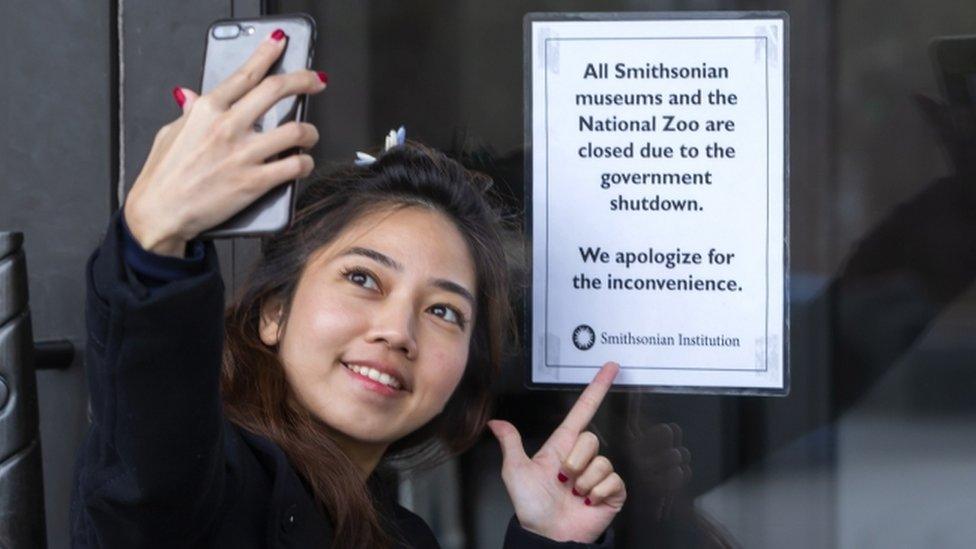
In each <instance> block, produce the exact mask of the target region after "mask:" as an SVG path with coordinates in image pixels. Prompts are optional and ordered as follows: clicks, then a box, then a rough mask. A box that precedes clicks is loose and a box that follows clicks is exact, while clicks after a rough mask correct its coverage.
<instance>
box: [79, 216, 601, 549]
mask: <svg viewBox="0 0 976 549" xmlns="http://www.w3.org/2000/svg"><path fill="white" fill-rule="evenodd" d="M119 217H120V216H119V214H118V213H116V215H115V216H113V218H112V221H111V222H110V224H109V227H108V232H107V234H106V236H105V239H104V241H103V242H102V244H101V246H100V247H99V248H98V249H97V250H95V252H94V253H93V254H92V256H91V258H90V259H89V261H88V265H87V275H86V276H87V281H88V295H87V301H86V307H85V315H86V323H87V326H88V342H87V348H86V357H85V358H86V369H87V377H88V384H89V390H90V394H91V397H90V398H91V427H90V429H89V431H88V434H87V436H86V438H85V441H84V443H83V445H82V447H81V449H80V450H79V454H78V459H77V463H76V467H75V482H74V487H73V495H72V505H71V515H72V516H71V528H72V544H73V546H74V547H78V548H81V547H92V548H94V547H124V548H134V547H166V548H177V547H180V548H181V547H233V548H235V549H243V548H247V547H296V548H297V547H302V548H310V547H316V548H320V547H329V546H330V544H331V539H332V529H331V526H330V523H329V519H328V517H327V516H325V515H324V514H323V513H322V512H321V511H320V510H319V509H318V508H317V506H316V505H315V504H314V501H313V498H312V496H311V494H310V493H309V491H308V490H307V489H306V488H305V486H304V484H303V483H302V481H301V480H300V479H299V477H298V475H297V473H296V472H295V470H294V468H293V467H292V466H291V464H290V463H289V461H288V459H287V457H286V456H285V454H284V452H283V451H282V450H281V448H279V447H278V446H277V445H276V444H275V443H273V442H272V441H270V440H269V439H267V438H264V437H261V436H257V435H254V434H252V433H249V432H247V431H244V430H243V429H240V428H239V427H237V426H236V425H234V424H231V423H230V422H228V421H227V420H226V419H225V418H224V416H223V412H222V406H221V402H220V396H219V390H218V388H219V369H220V362H221V352H222V345H223V320H222V319H223V308H224V301H223V296H224V285H223V281H222V280H221V277H220V272H219V268H218V262H217V255H216V250H215V248H214V246H213V244H212V243H206V244H205V245H204V254H203V256H204V257H203V264H202V268H201V269H199V272H197V273H195V274H193V275H192V276H188V277H185V278H181V279H178V280H173V281H170V282H166V283H165V284H162V285H160V286H155V287H152V288H148V287H146V286H145V285H144V284H143V283H142V282H141V281H140V278H139V277H138V276H136V275H135V273H134V272H133V271H132V269H131V268H130V267H129V264H128V263H126V262H125V261H124V260H123V258H122V244H123V241H124V239H125V236H124V233H123V229H122V224H121V223H120V220H119ZM388 509H389V514H392V517H391V518H392V519H393V520H392V522H393V523H395V524H396V526H397V527H398V529H399V532H398V534H399V535H400V537H402V538H403V540H404V543H405V544H406V546H408V547H437V541H436V539H435V538H434V535H433V533H432V532H431V530H430V528H429V527H428V526H427V525H426V524H425V523H424V522H423V520H421V519H420V518H419V517H418V516H417V515H415V514H413V513H411V512H410V511H408V510H406V509H404V508H403V507H401V506H399V505H397V504H396V503H395V502H393V501H390V505H389V506H388ZM610 537H611V536H609V535H608V536H606V538H610ZM611 543H612V540H611V539H605V540H603V545H602V546H604V547H608V546H610V545H611ZM505 547H506V548H509V549H515V548H518V547H526V548H527V547H538V548H545V547H553V548H555V547H587V545H585V544H576V543H556V542H553V541H551V540H548V539H546V538H543V537H540V536H537V535H535V534H532V533H530V532H528V531H526V530H524V529H522V528H521V527H519V525H518V523H517V521H516V520H515V519H514V518H513V519H512V520H511V521H510V522H509V527H508V531H507V535H506V541H505Z"/></svg>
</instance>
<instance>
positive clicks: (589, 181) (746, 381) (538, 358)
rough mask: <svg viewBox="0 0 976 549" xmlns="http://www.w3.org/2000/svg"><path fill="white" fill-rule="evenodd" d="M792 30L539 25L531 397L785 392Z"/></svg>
mask: <svg viewBox="0 0 976 549" xmlns="http://www.w3.org/2000/svg"><path fill="white" fill-rule="evenodd" d="M787 30H788V26H787V20H786V16H785V14H783V13H767V12H761V13H742V12H721V13H670V14H660V13H658V14H639V13H638V14H635V13H627V14H607V13H600V14H529V15H528V16H527V17H526V20H525V65H526V66H525V72H526V75H525V76H526V77H525V82H526V124H525V127H526V133H527V135H526V142H527V143H531V152H530V153H529V159H528V160H529V161H528V162H527V174H526V175H527V177H526V185H527V187H526V194H527V196H531V205H530V206H529V207H527V208H526V211H527V215H528V216H529V219H528V223H527V225H526V226H527V227H528V229H529V230H530V231H531V257H532V292H531V297H530V302H529V303H528V306H529V309H530V311H531V315H529V323H530V326H529V327H528V331H529V334H530V337H531V353H532V368H531V371H530V372H531V373H530V379H529V382H530V384H531V385H532V386H534V387H543V386H549V387H552V386H560V385H574V384H583V383H587V382H589V381H590V380H591V379H592V378H593V374H594V373H595V372H596V370H597V369H598V368H599V367H600V366H601V365H602V364H603V363H604V362H606V361H610V360H612V361H615V362H618V363H620V365H621V367H622V370H621V373H620V375H619V376H618V377H617V384H618V385H625V386H637V387H651V388H653V389H655V390H661V391H672V392H678V391H681V392H711V393H751V394H770V395H782V394H786V392H787V391H788V386H789V374H788V367H787V364H788V360H787V359H788V345H787V342H788V329H787V324H788V323H787V322H786V318H787V314H786V313H787V307H788V304H787V301H786V298H785V296H786V288H787V273H788V272H789V270H788V264H787V260H788V254H787V249H788V240H787V222H788V217H787V214H788V210H787V196H788V193H787V189H788V185H787V173H788V170H787V159H788V147H787V139H786V136H787V97H786V81H787V80H786V78H787V57H788V47H787V46H788V45H787Z"/></svg>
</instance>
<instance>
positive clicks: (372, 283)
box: [343, 270, 380, 290]
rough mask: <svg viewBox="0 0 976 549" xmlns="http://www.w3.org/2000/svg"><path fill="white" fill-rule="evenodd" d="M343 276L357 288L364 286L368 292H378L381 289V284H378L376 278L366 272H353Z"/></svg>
mask: <svg viewBox="0 0 976 549" xmlns="http://www.w3.org/2000/svg"><path fill="white" fill-rule="evenodd" d="M343 274H344V276H345V277H346V278H347V279H348V280H349V281H350V282H352V283H353V284H355V285H357V286H362V287H363V288H366V289H368V290H378V289H379V288H380V286H379V284H377V283H376V278H374V277H373V275H371V274H369V273H367V272H366V271H357V270H352V271H347V272H346V273H343Z"/></svg>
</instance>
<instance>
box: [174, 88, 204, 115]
mask: <svg viewBox="0 0 976 549" xmlns="http://www.w3.org/2000/svg"><path fill="white" fill-rule="evenodd" d="M198 97H200V96H199V95H198V94H197V92H195V91H193V90H191V89H189V88H181V87H180V86H176V87H175V88H173V99H174V100H175V101H176V104H177V105H179V106H180V108H181V109H183V112H186V111H188V110H190V106H191V105H193V102H194V101H196V100H197V98H198Z"/></svg>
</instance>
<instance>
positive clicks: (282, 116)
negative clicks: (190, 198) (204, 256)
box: [200, 14, 315, 239]
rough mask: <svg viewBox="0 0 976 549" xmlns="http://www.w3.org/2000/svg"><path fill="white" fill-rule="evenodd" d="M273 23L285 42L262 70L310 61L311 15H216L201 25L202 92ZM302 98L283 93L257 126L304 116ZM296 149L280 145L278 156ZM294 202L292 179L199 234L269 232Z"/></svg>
mask: <svg viewBox="0 0 976 549" xmlns="http://www.w3.org/2000/svg"><path fill="white" fill-rule="evenodd" d="M275 29H281V30H283V31H285V34H286V35H287V36H288V38H287V40H288V43H287V44H286V46H285V51H284V52H283V53H282V54H281V57H280V58H279V59H278V61H277V62H276V63H275V64H274V65H273V66H272V67H271V69H270V70H269V71H268V75H272V74H282V73H288V72H293V71H296V70H300V69H307V68H310V67H311V66H312V52H313V50H314V47H315V20H313V19H312V18H311V17H310V16H308V15H305V14H294V15H275V16H267V17H255V18H246V19H221V20H219V21H215V22H214V23H212V24H211V25H210V28H209V29H208V30H207V46H206V53H205V54H204V60H203V77H202V79H201V83H200V91H201V93H204V94H205V93H208V92H209V91H211V90H212V89H213V88H215V87H216V86H217V85H218V84H220V83H221V82H223V81H224V80H225V79H226V78H227V77H228V76H230V75H231V74H233V73H234V71H236V70H237V69H238V68H239V67H240V66H241V65H243V64H244V62H245V61H246V60H247V59H248V58H249V57H250V56H251V54H252V53H254V50H255V49H256V48H257V46H258V44H260V43H261V41H262V40H264V39H265V38H267V36H268V35H269V34H271V33H272V32H274V30H275ZM307 102H308V98H307V97H306V96H305V95H300V96H291V97H286V98H284V99H282V100H281V101H279V102H278V103H276V104H275V105H274V106H273V107H272V108H271V109H270V110H269V111H268V112H267V113H265V115H264V116H263V117H261V118H258V120H256V121H255V124H254V129H255V131H258V132H267V131H271V130H273V129H274V128H276V127H278V126H281V125H282V124H285V123H287V122H291V121H293V120H297V121H304V120H305V117H306V113H307ZM295 152H297V151H296V150H294V149H293V150H290V151H285V152H284V153H282V154H281V155H279V158H280V157H285V156H288V155H291V154H294V153H295ZM294 208H295V181H290V182H288V183H284V184H282V185H279V186H277V187H275V188H274V189H272V190H271V191H269V192H268V193H266V194H265V195H264V196H262V197H261V198H259V199H257V200H256V201H255V202H254V203H252V204H251V205H250V206H248V207H247V208H245V209H244V210H242V211H240V212H239V213H237V214H236V215H234V216H233V217H231V218H230V219H228V220H227V221H224V222H223V223H221V224H220V225H217V226H216V227H214V228H212V229H210V230H208V231H205V232H203V233H202V234H201V235H200V237H202V238H211V239H212V238H230V237H235V236H258V235H263V234H268V233H274V232H277V231H280V230H282V229H284V228H285V227H287V226H288V225H289V224H290V223H291V218H292V214H293V213H294Z"/></svg>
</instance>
